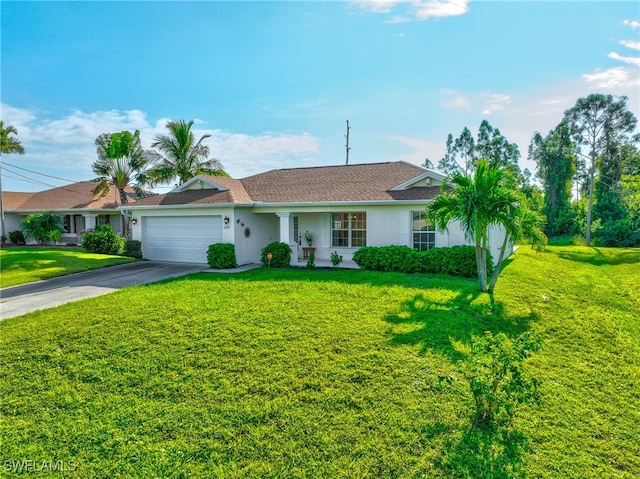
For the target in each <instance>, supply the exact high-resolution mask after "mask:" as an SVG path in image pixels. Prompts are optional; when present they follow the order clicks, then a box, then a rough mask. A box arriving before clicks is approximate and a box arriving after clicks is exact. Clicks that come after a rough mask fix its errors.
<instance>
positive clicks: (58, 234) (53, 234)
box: [47, 229, 62, 246]
mask: <svg viewBox="0 0 640 479" xmlns="http://www.w3.org/2000/svg"><path fill="white" fill-rule="evenodd" d="M60 238H62V231H60V230H57V229H56V230H51V231H49V232H48V233H47V239H48V240H49V241H51V242H52V243H53V244H54V245H56V246H57V245H58V241H60Z"/></svg>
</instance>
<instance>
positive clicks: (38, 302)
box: [0, 261, 210, 319]
mask: <svg viewBox="0 0 640 479" xmlns="http://www.w3.org/2000/svg"><path fill="white" fill-rule="evenodd" d="M202 271H210V269H209V266H208V265H203V264H191V263H162V262H158V261H136V262H135V263H127V264H123V265H118V266H109V267H107V268H101V269H96V270H92V271H85V272H82V273H75V274H70V275H67V276H59V277H57V278H52V279H48V280H45V281H38V282H37V283H29V284H23V285H19V286H12V287H9V288H2V289H0V318H1V319H6V318H12V317H14V316H20V315H22V314H26V313H29V312H31V311H37V310H39V309H45V308H51V307H54V306H59V305H61V304H65V303H70V302H72V301H78V300H80V299H85V298H92V297H95V296H100V295H103V294H107V293H110V292H112V291H116V290H118V289H120V288H126V287H128V286H135V285H138V284H146V283H154V282H156V281H161V280H163V279H169V278H177V277H179V276H184V275H187V274H192V273H199V272H202Z"/></svg>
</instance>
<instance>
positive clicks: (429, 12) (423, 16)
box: [352, 0, 470, 23]
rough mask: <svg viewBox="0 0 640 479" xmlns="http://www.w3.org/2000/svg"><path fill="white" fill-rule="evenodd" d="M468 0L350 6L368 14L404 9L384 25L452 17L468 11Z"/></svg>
mask: <svg viewBox="0 0 640 479" xmlns="http://www.w3.org/2000/svg"><path fill="white" fill-rule="evenodd" d="M469 1H470V0H356V1H353V2H352V4H353V5H355V6H357V7H358V8H360V9H362V10H364V11H365V12H370V13H391V12H393V11H394V10H395V9H396V7H398V6H404V7H406V8H405V9H406V13H405V14H404V15H395V16H393V17H392V18H390V19H389V20H387V21H385V23H404V22H409V21H411V20H412V19H413V20H419V21H422V20H427V19H430V18H444V17H453V16H457V15H464V14H465V13H467V12H468V11H469V7H468V4H469Z"/></svg>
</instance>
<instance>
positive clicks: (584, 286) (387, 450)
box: [0, 247, 640, 479]
mask: <svg viewBox="0 0 640 479" xmlns="http://www.w3.org/2000/svg"><path fill="white" fill-rule="evenodd" d="M639 267H640V250H637V249H636V250H633V249H620V250H617V249H615V250H614V249H595V248H585V247H550V248H549V249H548V250H547V251H546V252H544V253H541V254H536V253H535V252H533V251H531V250H530V249H528V248H526V247H521V248H520V249H519V250H518V252H517V253H516V255H515V256H514V257H513V259H511V260H510V264H509V265H508V267H507V268H506V270H505V271H504V273H503V276H502V277H501V279H500V280H499V281H498V286H497V289H496V293H495V303H494V304H492V303H491V301H490V298H489V297H488V296H487V295H485V294H480V293H478V291H477V286H476V282H474V281H468V280H461V279H453V278H449V277H435V276H428V275H402V274H394V273H372V272H366V271H343V270H339V271H331V270H315V271H309V270H274V269H271V270H270V269H266V268H263V269H259V270H254V271H249V272H246V273H242V274H235V275H234V274H231V275H229V274H214V273H202V274H198V275H192V276H189V277H183V278H179V279H175V280H170V281H166V282H162V283H157V284H153V285H148V286H138V287H134V288H129V289H125V290H120V291H118V292H116V293H113V294H109V295H106V296H101V297H98V298H94V299H90V300H86V301H80V302H76V303H71V304H68V305H64V306H61V307H58V308H55V309H51V310H46V311H39V312H34V313H30V314H28V315H26V316H22V317H18V318H11V319H7V320H4V321H2V322H1V323H0V328H1V329H0V350H1V351H2V355H1V363H0V373H1V375H0V391H1V394H2V401H1V402H0V414H1V423H0V443H1V444H2V449H3V458H4V460H5V463H4V465H5V466H4V467H5V469H6V467H7V466H6V464H7V462H6V461H16V463H13V462H9V466H10V467H14V468H15V467H16V466H14V464H18V461H20V460H25V459H32V460H35V461H43V460H49V461H61V465H64V466H65V467H66V468H67V469H68V472H65V473H64V477H74V478H75V477H82V478H102V477H104V478H107V477H108V478H111V477H139V478H148V477H200V478H207V477H220V478H240V477H256V478H257V477H265V478H266V477H269V478H270V477H300V478H335V477H345V478H369V477H370V478H405V477H408V478H413V477H437V478H456V477H461V478H508V477H509V478H510V477H518V478H524V477H540V478H549V479H556V478H594V479H595V478H598V479H599V478H603V477H606V478H634V477H638V476H639V475H640V442H639V441H638V438H639V437H640V320H639V319H638V318H640V298H639V295H638V286H639V284H638V275H637V271H638V268H639ZM528 329H531V330H534V331H535V332H537V333H538V334H539V335H540V337H541V338H542V340H543V348H542V349H541V350H540V352H538V353H536V354H534V356H533V357H532V358H531V359H530V360H529V361H528V363H527V365H526V366H527V372H528V373H529V374H530V375H534V376H536V377H538V378H539V379H541V380H542V381H543V383H542V390H541V393H542V404H541V406H539V407H538V406H534V405H531V406H526V407H524V408H523V409H522V410H521V411H520V414H519V415H517V416H516V420H515V423H514V425H513V428H512V429H511V430H510V431H508V432H506V431H504V430H500V431H497V432H495V433H491V432H488V431H478V430H475V429H473V428H470V427H469V417H470V415H471V414H472V404H471V398H470V395H469V393H468V386H467V384H466V383H465V382H464V381H463V379H462V378H461V376H460V374H459V372H458V371H459V369H460V367H461V365H462V364H463V363H464V361H465V360H466V358H467V355H468V353H469V344H470V338H471V335H481V334H483V332H484V331H486V330H491V331H492V332H494V333H497V332H504V333H506V334H508V335H516V334H519V333H520V332H522V331H525V330H528ZM69 461H72V462H71V463H69ZM7 470H8V469H7ZM13 470H15V469H13ZM52 475H53V476H54V477H63V474H62V473H58V474H57V475H56V474H55V473H52Z"/></svg>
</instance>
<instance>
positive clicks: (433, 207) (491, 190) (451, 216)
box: [427, 158, 520, 292]
mask: <svg viewBox="0 0 640 479" xmlns="http://www.w3.org/2000/svg"><path fill="white" fill-rule="evenodd" d="M510 180H511V176H510V175H509V174H508V173H507V172H506V171H505V170H503V169H500V168H499V167H497V166H491V165H490V164H489V162H488V161H487V160H486V159H484V158H481V159H479V160H478V162H477V164H476V169H475V171H474V174H473V177H467V176H464V175H463V174H461V173H454V174H453V176H452V178H451V184H452V185H453V186H454V189H453V191H452V192H451V193H449V194H446V193H445V191H446V188H447V184H443V185H442V191H443V194H441V195H439V196H438V197H436V198H435V199H434V200H433V201H432V202H431V203H430V204H429V205H428V206H427V214H428V216H429V217H430V218H431V219H432V220H433V221H434V222H435V223H436V224H437V225H438V227H440V228H442V229H444V228H446V227H447V225H448V224H449V222H451V221H459V222H460V224H461V225H462V229H463V230H464V232H465V234H466V235H467V237H470V238H473V240H474V242H475V247H476V263H477V269H478V281H479V282H480V290H481V291H486V292H491V291H492V288H493V284H495V283H493V282H492V283H493V284H492V285H491V289H489V287H488V285H487V248H488V240H489V227H491V226H498V225H502V226H504V227H505V228H507V227H513V231H514V232H517V231H516V228H515V226H514V225H516V224H517V221H516V219H515V217H516V214H517V210H518V204H519V203H518V202H519V199H520V198H519V197H518V195H517V193H516V191H515V190H514V189H513V188H511V186H510ZM504 247H505V249H506V244H505V245H504ZM503 254H504V253H503ZM498 267H499V265H498Z"/></svg>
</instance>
